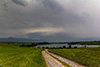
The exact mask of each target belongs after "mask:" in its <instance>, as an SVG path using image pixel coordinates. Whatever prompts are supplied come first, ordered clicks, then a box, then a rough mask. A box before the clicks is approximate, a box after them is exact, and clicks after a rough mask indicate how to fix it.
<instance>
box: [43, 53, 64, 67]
mask: <svg viewBox="0 0 100 67" xmlns="http://www.w3.org/2000/svg"><path fill="white" fill-rule="evenodd" d="M42 54H43V56H44V58H45V61H46V64H47V66H48V67H64V66H63V65H62V64H61V63H60V62H58V61H57V60H55V59H54V58H53V57H51V56H50V55H49V54H47V53H46V52H45V51H42Z"/></svg>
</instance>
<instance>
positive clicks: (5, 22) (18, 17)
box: [0, 0, 100, 41]
mask: <svg viewBox="0 0 100 67" xmlns="http://www.w3.org/2000/svg"><path fill="white" fill-rule="evenodd" d="M98 2H99V0H97V1H94V0H92V1H90V0H87V1H84V0H80V1H78V0H76V1H74V0H66V1H65V0H0V33H2V34H0V37H9V36H10V37H11V36H13V37H23V38H25V37H26V38H40V39H42V38H43V39H44V40H54V41H55V40H58V41H60V40H61V41H66V40H69V41H71V40H79V39H80V40H82V39H83V40H85V39H88V40H89V39H93V38H94V39H99V37H100V35H99V34H100V32H99V30H98V29H99V28H100V26H99V25H100V23H99V21H100V19H99V17H100V9H99V7H98V5H99V3H98ZM16 4H17V5H16ZM22 6H24V7H22ZM95 7H96V8H95ZM48 28H52V29H56V30H57V31H56V32H55V33H52V32H53V31H45V32H44V31H43V29H44V30H45V29H48ZM27 29H28V30H31V31H32V30H33V31H34V30H38V32H37V31H36V32H33V33H32V32H28V30H27ZM40 29H42V30H41V32H39V31H40ZM59 29H61V30H62V31H60V32H59V31H58V30H59ZM48 30H49V29H48ZM26 32H27V33H26ZM45 33H50V34H49V35H47V36H44V35H46V34H45Z"/></svg>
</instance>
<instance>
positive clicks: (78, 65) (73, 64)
mask: <svg viewBox="0 0 100 67" xmlns="http://www.w3.org/2000/svg"><path fill="white" fill-rule="evenodd" d="M46 52H48V50H46ZM48 53H49V54H50V55H52V56H54V57H55V58H57V59H59V60H60V61H62V62H64V63H66V64H68V65H69V66H71V67H85V66H83V65H80V64H78V63H76V62H74V61H72V60H69V59H66V58H64V57H61V56H58V55H56V54H54V53H51V52H48Z"/></svg>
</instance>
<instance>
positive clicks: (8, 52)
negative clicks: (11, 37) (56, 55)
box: [0, 44, 46, 67]
mask: <svg viewBox="0 0 100 67" xmlns="http://www.w3.org/2000/svg"><path fill="white" fill-rule="evenodd" d="M41 51H42V49H35V48H25V47H24V48H21V47H18V46H13V45H9V44H0V67H46V64H45V61H44V58H43V57H42V54H41Z"/></svg>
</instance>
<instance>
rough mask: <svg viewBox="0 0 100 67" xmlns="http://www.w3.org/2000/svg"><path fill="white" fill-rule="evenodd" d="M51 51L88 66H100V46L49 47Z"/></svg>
mask: <svg viewBox="0 0 100 67" xmlns="http://www.w3.org/2000/svg"><path fill="white" fill-rule="evenodd" d="M49 51H50V52H53V53H55V54H58V55H60V56H63V57H65V58H68V59H70V60H73V61H75V62H78V63H80V64H82V65H85V66H87V67H100V47H96V48H77V49H49Z"/></svg>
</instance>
